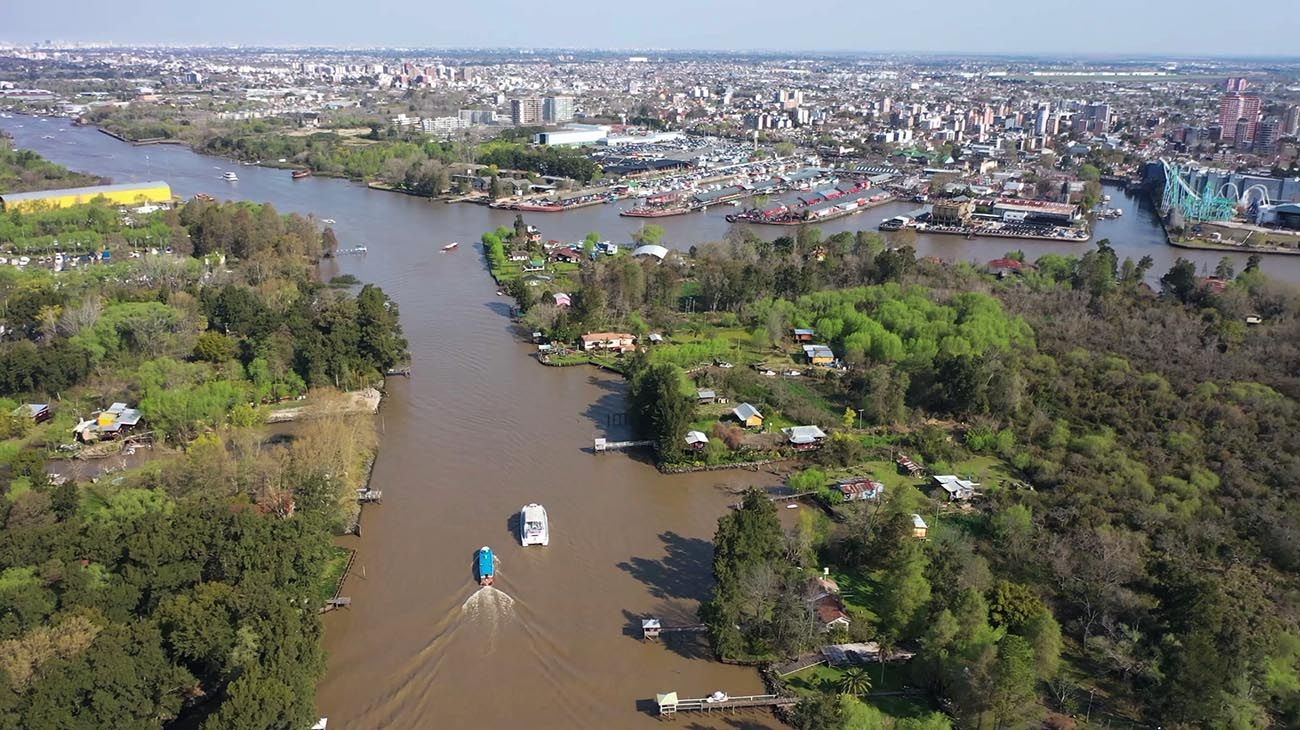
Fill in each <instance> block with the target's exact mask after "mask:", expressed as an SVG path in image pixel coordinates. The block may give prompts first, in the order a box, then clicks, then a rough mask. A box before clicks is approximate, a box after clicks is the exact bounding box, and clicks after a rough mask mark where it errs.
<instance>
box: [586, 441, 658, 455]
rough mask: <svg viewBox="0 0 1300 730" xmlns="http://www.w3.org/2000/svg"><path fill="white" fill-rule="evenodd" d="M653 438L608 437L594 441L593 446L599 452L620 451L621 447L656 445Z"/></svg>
mask: <svg viewBox="0 0 1300 730" xmlns="http://www.w3.org/2000/svg"><path fill="white" fill-rule="evenodd" d="M654 445H655V442H654V441H652V440H645V441H609V440H606V439H596V440H595V441H594V442H593V443H592V448H593V449H594V450H595V451H596V452H597V453H599V452H601V451H619V450H621V449H632V448H636V447H638V446H654Z"/></svg>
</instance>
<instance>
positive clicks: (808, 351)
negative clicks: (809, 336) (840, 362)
mask: <svg viewBox="0 0 1300 730" xmlns="http://www.w3.org/2000/svg"><path fill="white" fill-rule="evenodd" d="M803 356H804V358H806V359H807V360H808V364H809V365H830V364H832V363H834V362H835V353H834V352H831V348H829V347H827V346H826V345H804V346H803Z"/></svg>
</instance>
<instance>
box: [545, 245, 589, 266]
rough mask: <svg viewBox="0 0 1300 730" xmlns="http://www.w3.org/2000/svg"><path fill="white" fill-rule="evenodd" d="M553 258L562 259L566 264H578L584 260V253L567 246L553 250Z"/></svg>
mask: <svg viewBox="0 0 1300 730" xmlns="http://www.w3.org/2000/svg"><path fill="white" fill-rule="evenodd" d="M551 258H552V259H553V260H555V261H562V262H564V263H566V264H576V263H578V262H579V261H581V260H582V254H581V253H578V252H577V251H575V250H574V249H573V248H571V247H568V246H566V247H564V248H557V249H555V250H554V251H552V252H551Z"/></svg>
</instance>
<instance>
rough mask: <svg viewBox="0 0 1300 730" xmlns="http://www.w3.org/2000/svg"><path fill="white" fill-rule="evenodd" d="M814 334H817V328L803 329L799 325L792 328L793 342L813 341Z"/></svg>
mask: <svg viewBox="0 0 1300 730" xmlns="http://www.w3.org/2000/svg"><path fill="white" fill-rule="evenodd" d="M816 336H817V330H813V329H804V328H801V327H795V328H794V341H795V342H812V341H813V338H814V337H816Z"/></svg>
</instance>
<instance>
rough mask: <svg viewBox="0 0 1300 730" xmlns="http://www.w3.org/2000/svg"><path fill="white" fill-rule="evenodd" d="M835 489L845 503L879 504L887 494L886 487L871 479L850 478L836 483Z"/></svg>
mask: <svg viewBox="0 0 1300 730" xmlns="http://www.w3.org/2000/svg"><path fill="white" fill-rule="evenodd" d="M835 489H836V490H838V491H839V493H840V494H842V495H844V501H845V502H877V501H879V500H880V498H881V497H882V496H884V494H885V485H884V484H881V483H880V482H878V481H876V480H875V479H872V478H871V477H848V478H846V479H840V480H839V481H837V482H835Z"/></svg>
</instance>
